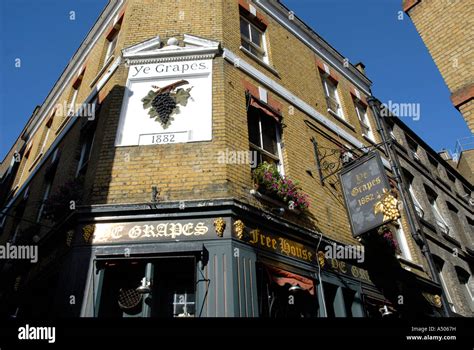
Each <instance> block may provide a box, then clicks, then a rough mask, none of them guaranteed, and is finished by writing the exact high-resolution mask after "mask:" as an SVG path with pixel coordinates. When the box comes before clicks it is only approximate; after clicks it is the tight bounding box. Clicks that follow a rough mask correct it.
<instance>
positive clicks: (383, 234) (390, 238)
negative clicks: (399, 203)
mask: <svg viewBox="0 0 474 350" xmlns="http://www.w3.org/2000/svg"><path fill="white" fill-rule="evenodd" d="M378 234H379V236H380V238H382V240H383V242H384V243H385V244H386V245H387V246H388V248H390V250H392V251H393V252H394V253H399V252H400V246H399V245H398V242H397V240H396V238H395V236H394V235H393V232H392V230H391V229H390V227H388V226H386V225H384V226H382V227H380V229H379V231H378Z"/></svg>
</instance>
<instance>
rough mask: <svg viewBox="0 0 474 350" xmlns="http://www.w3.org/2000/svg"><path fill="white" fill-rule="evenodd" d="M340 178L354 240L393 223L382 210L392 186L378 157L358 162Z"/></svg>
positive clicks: (371, 154)
mask: <svg viewBox="0 0 474 350" xmlns="http://www.w3.org/2000/svg"><path fill="white" fill-rule="evenodd" d="M340 178H341V186H342V192H343V195H344V200H345V203H346V208H347V212H348V215H349V221H350V224H351V229H352V236H353V237H358V236H360V235H361V234H363V233H366V232H368V231H370V230H372V229H374V228H377V227H379V226H381V225H383V224H385V223H387V222H388V221H391V220H390V218H389V217H387V215H386V214H384V211H382V210H380V206H381V203H382V202H383V201H384V198H386V196H387V194H388V193H390V185H389V182H388V179H387V175H386V173H385V169H384V167H383V164H382V160H381V158H380V155H379V154H378V153H376V152H372V153H369V154H368V155H366V156H365V157H362V158H360V159H358V160H356V161H355V162H354V163H352V164H351V165H349V166H347V167H346V168H344V169H343V170H342V171H341V173H340Z"/></svg>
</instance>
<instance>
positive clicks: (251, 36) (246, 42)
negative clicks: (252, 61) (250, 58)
mask: <svg viewBox="0 0 474 350" xmlns="http://www.w3.org/2000/svg"><path fill="white" fill-rule="evenodd" d="M240 38H241V45H242V47H243V48H244V49H245V50H247V51H248V52H250V53H251V54H252V55H254V56H255V57H257V58H258V59H259V60H261V61H264V62H265V63H268V58H267V54H266V50H265V34H264V31H262V30H261V29H260V28H258V27H257V26H256V25H254V24H253V23H251V21H249V20H248V19H247V18H245V17H243V16H240Z"/></svg>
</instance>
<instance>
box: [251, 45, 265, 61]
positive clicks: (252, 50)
mask: <svg viewBox="0 0 474 350" xmlns="http://www.w3.org/2000/svg"><path fill="white" fill-rule="evenodd" d="M250 52H251V53H253V54H254V55H255V56H257V57H258V58H260V59H263V55H262V53H261V52H260V51H258V50H257V49H256V48H254V47H252V46H251V47H250Z"/></svg>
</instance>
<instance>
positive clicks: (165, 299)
mask: <svg viewBox="0 0 474 350" xmlns="http://www.w3.org/2000/svg"><path fill="white" fill-rule="evenodd" d="M97 267H98V269H99V271H100V274H101V277H100V278H101V283H100V287H99V290H98V291H97V295H98V297H97V299H98V301H97V308H98V310H97V311H96V312H97V315H98V317H104V318H122V317H194V316H195V312H196V307H195V268H196V263H195V260H194V258H161V259H146V260H134V259H130V260H125V259H119V260H109V261H100V262H98V266H97Z"/></svg>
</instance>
